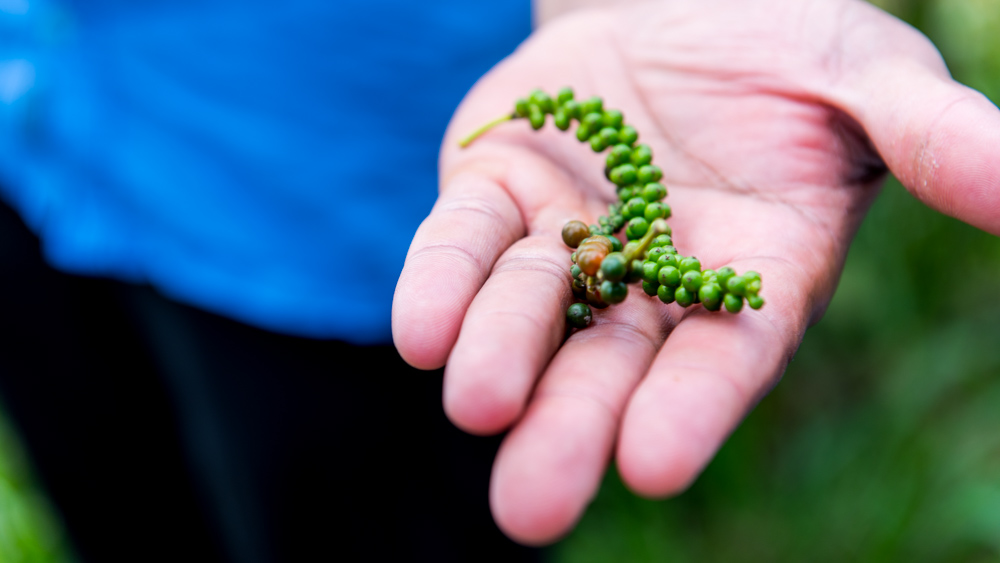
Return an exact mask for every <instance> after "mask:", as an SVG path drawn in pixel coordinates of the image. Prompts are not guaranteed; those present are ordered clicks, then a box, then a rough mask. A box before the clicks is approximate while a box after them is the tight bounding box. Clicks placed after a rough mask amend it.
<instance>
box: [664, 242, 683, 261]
mask: <svg viewBox="0 0 1000 563" xmlns="http://www.w3.org/2000/svg"><path fill="white" fill-rule="evenodd" d="M661 248H663V250H666V251H667V253H669V254H673V255H676V256H677V263H678V264H680V262H681V258H684V257H683V256H681V255H680V253H678V252H677V249H676V248H675V247H674V246H673V245H670V244H668V245H667V246H664V247H661Z"/></svg>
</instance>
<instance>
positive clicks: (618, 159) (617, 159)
mask: <svg viewBox="0 0 1000 563" xmlns="http://www.w3.org/2000/svg"><path fill="white" fill-rule="evenodd" d="M615 134H616V135H617V132H616V133H615ZM631 157H632V150H631V149H629V148H628V147H627V146H625V145H621V144H618V145H615V146H613V147H611V152H609V153H608V159H607V161H605V164H607V166H608V168H614V167H615V166H618V165H620V164H627V163H628V161H629V159H630V158H631Z"/></svg>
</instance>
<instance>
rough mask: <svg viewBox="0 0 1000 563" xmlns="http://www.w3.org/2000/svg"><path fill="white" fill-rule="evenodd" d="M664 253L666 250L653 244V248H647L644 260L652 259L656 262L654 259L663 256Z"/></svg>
mask: <svg viewBox="0 0 1000 563" xmlns="http://www.w3.org/2000/svg"><path fill="white" fill-rule="evenodd" d="M666 253H667V251H666V250H664V249H663V247H662V246H654V247H653V248H650V249H649V250H647V251H646V260H652V261H653V262H656V260H657V259H659V257H660V256H663V255H664V254H666Z"/></svg>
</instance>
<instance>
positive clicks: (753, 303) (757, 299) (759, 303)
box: [747, 295, 764, 310]
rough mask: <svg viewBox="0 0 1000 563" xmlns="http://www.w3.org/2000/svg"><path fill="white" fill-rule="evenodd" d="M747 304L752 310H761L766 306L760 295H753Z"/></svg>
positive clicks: (748, 298)
mask: <svg viewBox="0 0 1000 563" xmlns="http://www.w3.org/2000/svg"><path fill="white" fill-rule="evenodd" d="M747 304H748V305H750V308H751V309H754V310H757V309H760V308H761V307H763V306H764V298H763V297H761V296H760V295H751V296H750V297H747Z"/></svg>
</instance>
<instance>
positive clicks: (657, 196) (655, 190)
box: [642, 182, 667, 201]
mask: <svg viewBox="0 0 1000 563" xmlns="http://www.w3.org/2000/svg"><path fill="white" fill-rule="evenodd" d="M665 197H667V188H666V187H664V185H663V184H661V183H659V182H650V183H648V184H646V185H645V186H644V187H643V188H642V198H643V199H645V200H646V201H660V200H661V199H663V198H665Z"/></svg>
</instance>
